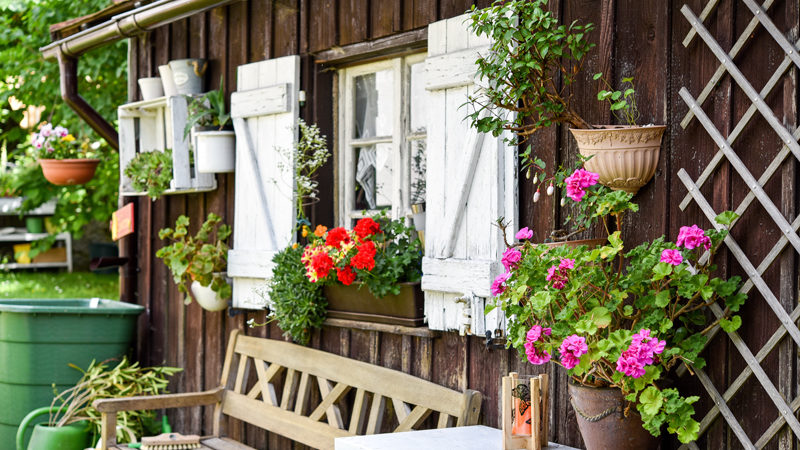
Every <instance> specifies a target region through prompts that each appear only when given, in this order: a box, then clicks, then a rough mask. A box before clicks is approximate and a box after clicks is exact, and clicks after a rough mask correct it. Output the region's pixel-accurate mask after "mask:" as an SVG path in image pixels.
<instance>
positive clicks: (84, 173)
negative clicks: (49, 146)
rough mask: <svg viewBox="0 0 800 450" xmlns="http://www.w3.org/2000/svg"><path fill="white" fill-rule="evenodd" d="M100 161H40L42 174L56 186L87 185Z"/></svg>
mask: <svg viewBox="0 0 800 450" xmlns="http://www.w3.org/2000/svg"><path fill="white" fill-rule="evenodd" d="M99 163H100V160H99V159H40V160H39V165H41V166H42V173H43V174H44V177H45V179H47V181H49V182H51V183H53V184H55V185H56V186H72V185H76V184H85V183H87V182H89V180H91V179H92V178H93V177H94V171H95V170H97V165H98V164H99Z"/></svg>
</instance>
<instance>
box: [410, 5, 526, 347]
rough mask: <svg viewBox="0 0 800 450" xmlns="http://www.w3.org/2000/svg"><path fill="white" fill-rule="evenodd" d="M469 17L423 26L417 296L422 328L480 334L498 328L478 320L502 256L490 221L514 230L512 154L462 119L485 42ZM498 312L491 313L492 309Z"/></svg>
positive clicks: (496, 320)
mask: <svg viewBox="0 0 800 450" xmlns="http://www.w3.org/2000/svg"><path fill="white" fill-rule="evenodd" d="M468 17H469V16H468V15H463V16H459V17H454V18H452V19H447V20H443V21H439V22H435V23H432V24H430V25H429V26H428V58H427V60H426V89H427V90H428V93H429V100H428V108H429V109H428V145H427V164H428V165H427V196H426V210H427V212H426V222H427V223H426V227H425V236H426V243H425V258H424V259H423V263H422V272H423V277H422V289H423V290H424V291H425V314H426V316H427V319H428V326H429V327H430V328H432V329H437V330H458V331H459V332H461V333H469V334H478V335H480V334H483V333H484V332H485V331H486V330H492V331H494V330H495V329H497V328H501V329H504V328H505V327H504V326H503V323H502V322H503V318H502V317H500V316H499V315H498V314H497V313H496V312H493V313H492V314H490V315H489V316H486V317H484V314H483V311H484V306H485V304H486V299H487V298H490V297H491V292H490V287H491V283H492V281H493V280H494V278H495V277H496V276H497V275H499V274H501V273H502V272H503V267H502V265H501V264H500V262H499V261H500V257H501V255H502V253H503V251H504V250H505V245H504V243H503V238H502V236H501V233H500V231H499V229H498V228H497V227H495V226H494V223H495V221H496V220H497V218H499V217H504V218H505V220H506V221H508V222H510V225H509V230H514V231H516V228H517V156H516V147H514V146H509V145H507V144H506V143H505V142H504V138H506V137H507V136H506V135H502V136H500V137H497V138H495V137H493V136H491V135H487V134H484V133H478V132H477V131H476V130H475V129H474V128H472V127H471V126H470V121H469V119H467V118H466V116H467V114H469V113H470V112H471V111H472V110H471V109H469V108H471V107H470V106H469V105H468V104H465V103H466V102H467V97H468V95H473V94H475V93H476V92H477V91H478V85H477V84H476V81H477V80H476V70H477V66H476V64H475V60H476V59H477V57H478V54H479V53H480V52H485V51H488V48H489V41H488V40H487V39H486V38H484V37H478V36H476V35H474V34H473V33H472V32H471V31H470V30H469V29H468ZM495 311H497V310H495Z"/></svg>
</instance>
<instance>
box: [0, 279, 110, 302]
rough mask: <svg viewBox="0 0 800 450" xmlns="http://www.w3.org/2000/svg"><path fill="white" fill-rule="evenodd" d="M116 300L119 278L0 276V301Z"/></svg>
mask: <svg viewBox="0 0 800 450" xmlns="http://www.w3.org/2000/svg"><path fill="white" fill-rule="evenodd" d="M92 297H100V298H108V299H112V300H116V299H119V275H117V274H102V275H98V274H94V273H91V272H73V273H66V272H0V298H92Z"/></svg>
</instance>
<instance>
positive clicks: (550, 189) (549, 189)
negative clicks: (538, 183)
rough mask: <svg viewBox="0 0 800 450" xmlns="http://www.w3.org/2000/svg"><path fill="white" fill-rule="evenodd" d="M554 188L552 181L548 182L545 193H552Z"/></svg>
mask: <svg viewBox="0 0 800 450" xmlns="http://www.w3.org/2000/svg"><path fill="white" fill-rule="evenodd" d="M555 190H556V188H554V187H553V183H550V186H547V195H553V191H555Z"/></svg>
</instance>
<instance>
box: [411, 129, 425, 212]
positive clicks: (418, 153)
mask: <svg viewBox="0 0 800 450" xmlns="http://www.w3.org/2000/svg"><path fill="white" fill-rule="evenodd" d="M425 143H426V141H425V139H415V140H413V141H411V195H410V197H411V204H412V205H416V204H419V203H425V170H426V159H425Z"/></svg>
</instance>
